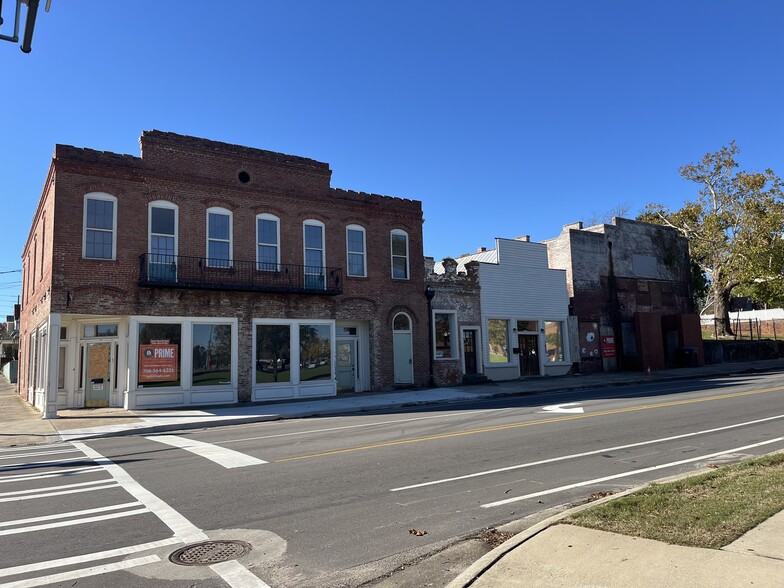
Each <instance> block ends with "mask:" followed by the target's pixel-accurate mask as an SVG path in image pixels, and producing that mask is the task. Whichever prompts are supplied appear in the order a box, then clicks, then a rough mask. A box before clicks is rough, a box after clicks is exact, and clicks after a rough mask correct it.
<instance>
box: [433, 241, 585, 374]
mask: <svg viewBox="0 0 784 588" xmlns="http://www.w3.org/2000/svg"><path fill="white" fill-rule="evenodd" d="M456 261H457V262H458V270H460V268H461V266H464V265H465V264H466V263H468V262H469V261H478V262H480V265H479V283H480V288H481V289H480V304H481V314H482V341H484V342H485V345H484V350H483V358H482V359H483V361H482V363H483V368H484V369H483V371H484V373H485V375H486V376H487V377H488V378H490V379H492V380H510V379H515V378H519V377H526V376H535V375H545V376H549V375H563V374H566V373H567V372H568V371H569V369H570V368H571V366H572V361H573V359H572V357H570V356H571V353H570V344H569V328H568V327H567V323H568V316H569V296H568V293H567V289H566V272H565V271H564V270H554V269H550V268H549V267H548V263H547V246H546V245H544V244H542V243H532V242H530V241H529V240H528V238H527V237H522V238H518V239H496V247H495V249H492V250H485V251H480V252H478V253H475V254H472V255H466V256H463V257H461V258H459V259H457V260H456ZM436 271H438V269H437V270H436Z"/></svg>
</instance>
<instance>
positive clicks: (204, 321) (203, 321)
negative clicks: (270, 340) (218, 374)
mask: <svg viewBox="0 0 784 588" xmlns="http://www.w3.org/2000/svg"><path fill="white" fill-rule="evenodd" d="M188 324H189V328H190V333H189V336H190V339H191V342H190V353H191V359H190V370H189V375H188V379H189V382H188V385H189V387H190V388H195V389H197V390H200V391H203V390H209V389H211V388H219V389H223V388H236V387H237V365H236V361H237V358H238V350H237V348H236V343H237V319H225V320H223V319H214V318H192V319H190V320H189V321H188ZM196 325H215V326H229V327H231V360H230V361H231V374H230V378H231V381H230V382H229V383H228V384H217V385H215V386H196V385H194V383H193V357H192V356H193V327H195V326H196ZM180 371H182V366H180Z"/></svg>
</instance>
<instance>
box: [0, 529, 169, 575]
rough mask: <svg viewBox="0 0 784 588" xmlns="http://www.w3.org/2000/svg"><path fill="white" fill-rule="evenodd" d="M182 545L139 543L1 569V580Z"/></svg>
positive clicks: (166, 540) (158, 542)
mask: <svg viewBox="0 0 784 588" xmlns="http://www.w3.org/2000/svg"><path fill="white" fill-rule="evenodd" d="M181 543H182V541H180V540H179V539H178V538H177V537H170V538H168V539H161V540H160V541H151V542H149V543H139V544H138V545H129V546H128V547H118V548H117V549H109V550H107V551H97V552H95V553H88V554H86V555H76V556H73V557H63V558H60V559H52V560H49V561H42V562H38V563H33V564H25V565H22V566H14V567H12V568H5V569H0V578H3V577H8V576H17V575H19V574H26V573H28V572H39V571H41V570H50V569H52V568H62V567H65V566H73V565H76V564H83V563H87V562H89V561H97V560H99V559H109V558H110V557H119V556H122V555H130V554H131V553H139V552H140V551H149V550H151V549H158V548H159V547H167V546H168V545H177V544H181Z"/></svg>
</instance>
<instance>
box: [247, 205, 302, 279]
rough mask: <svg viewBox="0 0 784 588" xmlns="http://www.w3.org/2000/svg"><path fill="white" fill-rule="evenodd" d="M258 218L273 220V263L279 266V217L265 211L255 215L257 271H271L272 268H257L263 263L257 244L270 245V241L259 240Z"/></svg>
mask: <svg viewBox="0 0 784 588" xmlns="http://www.w3.org/2000/svg"><path fill="white" fill-rule="evenodd" d="M260 220H267V221H275V238H276V239H277V243H275V265H276V267H280V219H279V218H278V217H277V216H275V215H274V214H268V213H266V212H265V213H263V214H257V215H256V269H257V270H259V271H273V270H268V269H263V268H259V264H261V263H263V262H262V261H261V260H260V259H259V245H264V246H266V247H272V243H262V242H261V241H260V240H259V221H260ZM303 238H304V229H303Z"/></svg>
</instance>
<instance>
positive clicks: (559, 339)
mask: <svg viewBox="0 0 784 588" xmlns="http://www.w3.org/2000/svg"><path fill="white" fill-rule="evenodd" d="M544 341H545V344H544V346H545V347H544V348H545V354H546V355H547V361H549V362H558V361H564V360H565V359H564V344H563V322H561V321H545V322H544Z"/></svg>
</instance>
